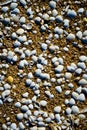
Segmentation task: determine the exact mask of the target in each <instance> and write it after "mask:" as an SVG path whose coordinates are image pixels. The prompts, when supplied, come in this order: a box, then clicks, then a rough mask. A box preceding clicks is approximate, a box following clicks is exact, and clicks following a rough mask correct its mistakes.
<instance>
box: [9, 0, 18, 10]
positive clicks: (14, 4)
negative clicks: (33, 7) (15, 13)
mask: <svg viewBox="0 0 87 130" xmlns="http://www.w3.org/2000/svg"><path fill="white" fill-rule="evenodd" d="M17 6H18V4H17V3H15V2H12V3H11V4H10V9H12V10H13V9H15V8H16V7H17Z"/></svg>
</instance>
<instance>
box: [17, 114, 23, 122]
mask: <svg viewBox="0 0 87 130" xmlns="http://www.w3.org/2000/svg"><path fill="white" fill-rule="evenodd" d="M22 119H23V113H18V114H17V120H19V121H20V120H22Z"/></svg>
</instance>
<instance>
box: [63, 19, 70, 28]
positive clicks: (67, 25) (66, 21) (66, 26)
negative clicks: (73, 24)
mask: <svg viewBox="0 0 87 130" xmlns="http://www.w3.org/2000/svg"><path fill="white" fill-rule="evenodd" d="M63 22H64V27H65V28H68V27H69V20H68V19H64V20H63Z"/></svg>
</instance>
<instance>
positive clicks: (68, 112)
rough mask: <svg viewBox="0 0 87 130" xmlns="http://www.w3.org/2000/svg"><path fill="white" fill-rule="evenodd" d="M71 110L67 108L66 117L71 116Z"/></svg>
mask: <svg viewBox="0 0 87 130" xmlns="http://www.w3.org/2000/svg"><path fill="white" fill-rule="evenodd" d="M71 111H72V110H71V108H70V107H68V108H66V110H65V113H66V115H70V114H71Z"/></svg>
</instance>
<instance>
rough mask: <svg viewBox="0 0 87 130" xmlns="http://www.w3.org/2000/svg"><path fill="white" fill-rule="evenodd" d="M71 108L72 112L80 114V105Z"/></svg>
mask: <svg viewBox="0 0 87 130" xmlns="http://www.w3.org/2000/svg"><path fill="white" fill-rule="evenodd" d="M71 110H72V113H73V114H78V113H79V108H78V106H75V105H73V106H72V107H71Z"/></svg>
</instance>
